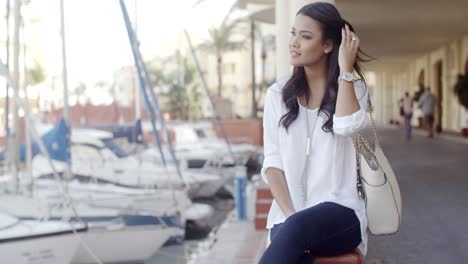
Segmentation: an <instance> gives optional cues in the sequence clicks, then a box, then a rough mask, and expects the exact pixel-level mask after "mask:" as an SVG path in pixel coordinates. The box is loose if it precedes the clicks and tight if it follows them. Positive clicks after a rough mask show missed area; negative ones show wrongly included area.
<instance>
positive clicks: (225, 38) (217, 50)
mask: <svg viewBox="0 0 468 264" xmlns="http://www.w3.org/2000/svg"><path fill="white" fill-rule="evenodd" d="M244 24H245V20H244V19H242V18H240V19H235V20H233V21H230V22H228V20H227V19H225V20H224V21H223V23H222V24H221V26H219V27H218V28H211V29H209V34H210V40H208V41H207V42H205V43H203V44H202V45H200V48H201V49H204V50H206V51H208V52H210V53H213V54H215V56H216V71H217V77H218V96H221V89H222V86H223V72H222V66H223V55H224V53H225V52H227V51H234V50H240V49H243V48H244V47H245V41H235V40H232V38H233V36H234V35H235V34H239V32H237V31H236V30H237V29H239V28H240V27H241V26H243V25H244ZM244 32H246V31H244Z"/></svg>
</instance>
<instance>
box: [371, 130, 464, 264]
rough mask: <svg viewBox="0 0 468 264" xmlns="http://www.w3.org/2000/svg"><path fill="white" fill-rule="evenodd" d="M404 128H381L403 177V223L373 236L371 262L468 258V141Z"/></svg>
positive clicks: (432, 263)
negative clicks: (408, 138)
mask: <svg viewBox="0 0 468 264" xmlns="http://www.w3.org/2000/svg"><path fill="white" fill-rule="evenodd" d="M417 134H419V135H415V136H414V137H413V139H412V140H411V141H409V142H406V141H405V139H404V135H403V133H402V131H401V130H395V129H386V130H382V131H380V138H381V140H380V141H381V143H382V146H383V149H384V151H385V153H386V155H387V157H388V159H389V160H390V162H391V164H392V166H393V168H394V170H395V172H396V174H397V177H398V180H399V184H400V189H401V193H402V200H403V210H402V226H401V230H400V232H399V233H398V234H396V235H393V236H379V237H376V236H369V251H368V254H367V256H366V262H365V263H366V264H384V263H385V264H393V263H398V264H421V263H424V264H441V263H457V264H458V263H468V192H467V191H468V145H467V144H465V143H466V141H463V140H455V141H453V140H447V139H442V138H436V139H429V138H427V137H425V136H421V133H417Z"/></svg>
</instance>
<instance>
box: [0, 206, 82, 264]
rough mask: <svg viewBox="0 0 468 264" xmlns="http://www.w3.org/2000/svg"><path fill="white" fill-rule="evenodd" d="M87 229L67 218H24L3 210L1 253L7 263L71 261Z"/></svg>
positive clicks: (0, 215) (0, 216)
mask: <svg viewBox="0 0 468 264" xmlns="http://www.w3.org/2000/svg"><path fill="white" fill-rule="evenodd" d="M86 230H87V228H86V226H85V225H83V224H78V223H74V224H71V223H70V222H67V221H59V220H57V221H37V220H21V219H19V218H16V217H13V216H11V215H8V214H5V213H0V256H2V262H3V263H15V264H16V263H17V264H31V263H50V264H63V263H70V262H71V260H72V258H73V256H74V255H75V253H76V250H77V247H78V245H79V242H80V240H79V239H78V236H80V235H81V234H83V233H85V232H86Z"/></svg>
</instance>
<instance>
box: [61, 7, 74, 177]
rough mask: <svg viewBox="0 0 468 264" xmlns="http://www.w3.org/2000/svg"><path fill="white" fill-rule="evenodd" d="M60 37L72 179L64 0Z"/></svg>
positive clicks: (68, 162)
mask: <svg viewBox="0 0 468 264" xmlns="http://www.w3.org/2000/svg"><path fill="white" fill-rule="evenodd" d="M60 37H61V39H62V81H63V119H64V120H65V123H66V125H67V135H66V138H67V140H68V144H67V158H66V163H67V165H66V169H65V178H66V179H71V176H72V174H71V153H70V147H71V144H70V140H71V122H70V110H69V106H68V79H67V53H66V45H65V11H64V6H63V0H60Z"/></svg>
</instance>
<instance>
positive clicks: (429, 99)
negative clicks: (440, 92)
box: [419, 88, 436, 138]
mask: <svg viewBox="0 0 468 264" xmlns="http://www.w3.org/2000/svg"><path fill="white" fill-rule="evenodd" d="M435 104H436V97H435V95H433V94H432V93H431V89H430V88H426V91H425V92H424V93H423V94H422V95H421V98H419V108H421V111H422V112H423V114H424V126H425V128H426V130H427V132H428V136H429V137H431V138H432V137H434V111H435Z"/></svg>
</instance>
